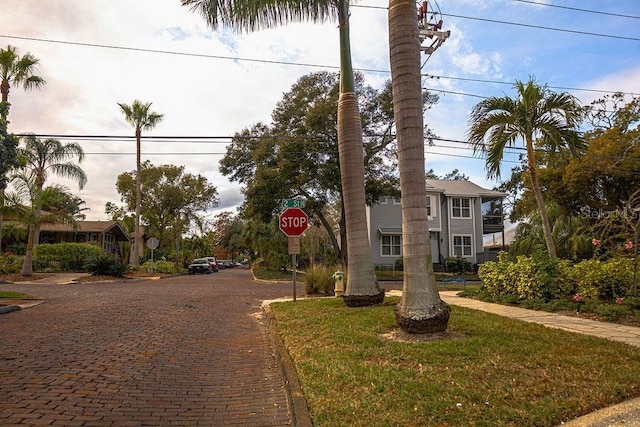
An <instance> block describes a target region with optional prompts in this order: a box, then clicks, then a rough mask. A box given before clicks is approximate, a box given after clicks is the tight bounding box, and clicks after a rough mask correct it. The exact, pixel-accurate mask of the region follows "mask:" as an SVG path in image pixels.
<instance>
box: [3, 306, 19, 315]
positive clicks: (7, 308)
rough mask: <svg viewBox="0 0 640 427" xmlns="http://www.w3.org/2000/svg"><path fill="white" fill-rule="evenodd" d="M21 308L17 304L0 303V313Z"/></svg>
mask: <svg viewBox="0 0 640 427" xmlns="http://www.w3.org/2000/svg"><path fill="white" fill-rule="evenodd" d="M18 310H22V309H21V308H20V306H19V305H2V306H0V314H5V313H11V312H14V311H18Z"/></svg>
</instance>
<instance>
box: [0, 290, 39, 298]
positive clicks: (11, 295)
mask: <svg viewBox="0 0 640 427" xmlns="http://www.w3.org/2000/svg"><path fill="white" fill-rule="evenodd" d="M0 298H10V299H39V298H38V297H34V296H33V295H28V294H23V293H22V292H12V291H0Z"/></svg>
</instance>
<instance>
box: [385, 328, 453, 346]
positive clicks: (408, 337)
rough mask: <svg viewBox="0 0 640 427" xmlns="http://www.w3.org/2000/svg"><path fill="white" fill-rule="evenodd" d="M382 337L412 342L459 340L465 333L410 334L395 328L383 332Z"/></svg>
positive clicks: (389, 339)
mask: <svg viewBox="0 0 640 427" xmlns="http://www.w3.org/2000/svg"><path fill="white" fill-rule="evenodd" d="M380 337H381V338H382V339H384V340H388V341H395V342H403V343H412V342H429V341H443V340H459V339H463V338H464V337H465V336H464V334H463V333H460V332H454V331H445V332H436V333H433V334H409V333H407V332H405V331H403V330H401V329H395V330H393V331H391V332H389V333H386V334H382V335H380Z"/></svg>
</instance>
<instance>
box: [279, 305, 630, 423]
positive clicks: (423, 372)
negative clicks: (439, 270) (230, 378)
mask: <svg viewBox="0 0 640 427" xmlns="http://www.w3.org/2000/svg"><path fill="white" fill-rule="evenodd" d="M398 301H399V298H397V297H391V298H386V299H385V303H384V304H382V305H380V306H374V307H364V308H348V307H346V306H345V305H344V303H343V302H342V300H341V299H335V298H325V299H309V300H299V301H297V302H295V303H293V302H285V303H275V304H273V305H272V308H271V310H272V316H273V318H274V324H275V326H276V329H277V331H278V333H279V334H280V335H281V337H282V339H283V341H284V343H285V345H286V347H287V348H288V351H289V353H290V355H291V358H292V359H293V362H294V364H295V367H296V370H297V373H298V377H299V379H300V382H301V385H302V388H303V390H304V394H305V398H306V400H307V403H308V406H309V410H310V412H311V415H312V418H313V424H314V426H316V427H318V426H345V425H349V426H391V425H393V426H417V425H423V426H436V425H437V426H449V425H450V426H470V425H477V426H508V425H511V426H554V425H559V424H560V423H561V422H562V421H566V420H568V419H572V418H575V417H577V416H580V415H583V414H586V413H589V412H592V411H594V410H596V409H599V408H601V407H604V406H607V405H610V404H614V403H618V402H621V401H622V400H625V399H628V398H631V397H637V396H640V349H637V348H634V347H631V346H627V345H624V344H620V343H615V342H609V341H606V340H601V339H598V338H592V337H587V336H582V335H578V334H571V333H568V332H564V331H560V330H556V329H549V328H545V327H543V326H540V325H535V324H529V323H525V322H521V321H517V320H512V319H506V318H502V317H499V316H496V315H492V314H488V313H484V312H479V311H475V310H469V309H465V308H461V307H456V306H452V315H451V320H450V322H449V329H448V332H447V334H446V335H447V337H446V339H442V340H436V341H420V342H400V341H393V340H389V339H386V338H384V337H383V335H385V334H389V333H391V332H393V331H397V330H398V328H397V326H396V323H395V318H394V307H395V305H396V304H397V303H398Z"/></svg>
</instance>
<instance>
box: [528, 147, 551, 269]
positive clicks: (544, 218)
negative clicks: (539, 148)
mask: <svg viewBox="0 0 640 427" xmlns="http://www.w3.org/2000/svg"><path fill="white" fill-rule="evenodd" d="M526 144H527V165H528V168H529V174H530V175H531V188H533V194H534V195H535V197H536V204H537V205H538V210H539V211H540V222H541V223H542V234H543V235H544V242H545V245H546V246H547V252H548V253H549V257H551V258H556V257H557V255H556V245H555V243H554V242H553V235H552V234H551V224H550V223H549V215H548V214H547V206H546V205H545V203H544V198H543V197H542V191H541V190H540V183H538V173H537V172H536V159H535V157H534V156H535V153H534V151H533V139H532V137H531V136H527V137H526Z"/></svg>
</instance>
